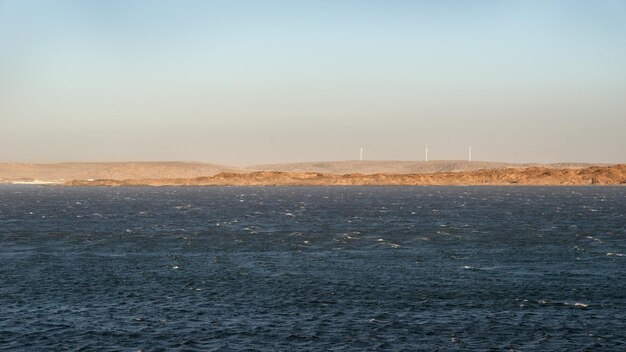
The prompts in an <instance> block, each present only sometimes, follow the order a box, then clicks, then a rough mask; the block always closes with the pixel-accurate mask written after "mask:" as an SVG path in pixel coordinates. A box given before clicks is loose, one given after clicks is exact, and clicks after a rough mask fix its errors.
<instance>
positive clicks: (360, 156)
mask: <svg viewBox="0 0 626 352" xmlns="http://www.w3.org/2000/svg"><path fill="white" fill-rule="evenodd" d="M359 160H360V161H363V148H361V153H359Z"/></svg>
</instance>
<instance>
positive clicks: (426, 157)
mask: <svg viewBox="0 0 626 352" xmlns="http://www.w3.org/2000/svg"><path fill="white" fill-rule="evenodd" d="M424 161H428V144H426V149H425V150H424Z"/></svg>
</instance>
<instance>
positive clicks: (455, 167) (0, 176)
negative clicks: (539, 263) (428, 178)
mask: <svg viewBox="0 0 626 352" xmlns="http://www.w3.org/2000/svg"><path fill="white" fill-rule="evenodd" d="M533 166H537V167H539V166H540V167H545V168H550V169H553V168H580V167H590V166H607V165H600V164H574V163H568V164H546V165H541V164H511V163H498V162H485V161H472V162H469V161H455V160H433V161H427V162H426V161H370V160H367V161H354V160H348V161H326V162H324V161H321V162H308V163H286V164H266V165H255V166H250V167H246V168H241V167H232V166H226V165H218V164H208V163H198V162H73V163H52V164H34V163H0V183H15V182H31V183H37V182H40V183H49V182H52V183H63V182H66V181H68V180H90V179H91V180H95V179H108V180H138V179H174V178H196V177H204V176H214V175H217V174H219V173H223V172H231V173H250V172H253V171H282V172H289V173H316V174H317V173H321V174H329V175H345V174H367V175H369V174H415V173H436V172H461V171H462V172H466V171H476V170H495V169H503V168H524V167H533Z"/></svg>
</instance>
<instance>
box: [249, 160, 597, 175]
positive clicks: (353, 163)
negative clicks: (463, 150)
mask: <svg viewBox="0 0 626 352" xmlns="http://www.w3.org/2000/svg"><path fill="white" fill-rule="evenodd" d="M595 165H597V164H581V163H560V164H549V165H544V164H513V163H499V162H489V161H471V162H470V161H465V160H432V161H373V160H372V161H370V160H364V161H359V160H348V161H322V162H308V163H285V164H263V165H254V166H250V167H248V169H249V170H260V171H283V172H315V173H323V174H332V175H344V174H350V173H360V174H377V173H384V174H412V173H433V172H459V171H475V170H495V169H503V168H519V167H534V166H537V167H546V168H581V167H589V166H595Z"/></svg>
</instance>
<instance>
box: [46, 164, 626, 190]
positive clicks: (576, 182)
mask: <svg viewBox="0 0 626 352" xmlns="http://www.w3.org/2000/svg"><path fill="white" fill-rule="evenodd" d="M58 185H62V186H91V187H97V186H109V187H111V186H113V187H118V186H587V185H607V186H608V185H613V186H617V185H626V164H618V165H612V166H595V167H589V168H581V169H549V168H542V167H529V168H522V169H519V168H515V169H513V168H509V169H497V170H478V171H467V172H436V173H414V174H383V173H377V174H344V175H333V174H323V173H311V172H282V171H255V172H249V173H231V172H223V173H219V174H217V175H214V176H202V177H194V178H150V179H125V180H115V179H99V180H71V181H66V182H61V183H58Z"/></svg>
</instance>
